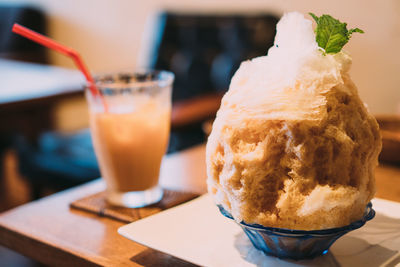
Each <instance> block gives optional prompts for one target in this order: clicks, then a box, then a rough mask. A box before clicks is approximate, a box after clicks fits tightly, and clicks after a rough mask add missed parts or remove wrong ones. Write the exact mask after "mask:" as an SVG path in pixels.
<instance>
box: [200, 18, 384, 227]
mask: <svg viewBox="0 0 400 267" xmlns="http://www.w3.org/2000/svg"><path fill="white" fill-rule="evenodd" d="M317 22H318V21H317ZM320 22H321V21H320ZM321 23H322V22H321ZM351 31H353V30H351ZM354 31H361V30H359V29H356V30H354ZM351 33H352V32H350V35H351ZM318 34H319V33H318V32H317V39H318ZM339 50H340V49H339ZM350 66H351V57H350V55H349V54H348V53H346V52H344V51H337V52H335V53H331V52H330V51H328V47H326V49H322V48H321V47H320V46H319V43H317V41H316V33H315V32H314V30H313V27H312V21H311V20H308V19H305V18H304V16H303V15H302V14H300V13H297V12H292V13H288V14H285V15H284V16H283V17H282V19H281V20H280V22H279V23H278V24H277V34H276V37H275V43H274V46H273V47H271V48H270V49H269V51H268V55H267V56H261V57H258V58H254V59H252V60H248V61H244V62H242V64H241V66H240V68H239V69H238V70H237V72H236V73H235V75H234V77H233V78H232V81H231V84H230V87H229V90H228V92H227V93H226V94H225V96H224V97H223V99H222V103H221V107H220V109H219V111H218V113H217V116H216V119H215V121H214V124H213V128H212V132H211V134H210V136H209V139H208V142H207V152H206V161H207V162H206V163H207V176H208V178H207V184H208V190H209V193H210V194H211V195H212V196H213V197H214V200H215V202H216V204H218V205H222V207H223V208H224V209H225V210H227V211H228V212H229V213H230V214H231V215H232V216H233V217H234V219H235V220H236V221H238V222H241V221H243V222H246V223H249V224H260V225H263V226H266V227H278V228H287V229H296V230H318V229H327V228H335V227H341V226H345V225H348V224H349V223H351V222H353V221H356V220H358V219H360V218H361V217H362V216H363V212H364V211H365V207H366V205H367V203H368V202H369V201H370V200H371V198H372V197H373V196H374V193H375V181H374V169H375V167H376V166H377V164H378V161H377V158H378V154H379V152H380V149H381V138H380V134H379V127H378V124H377V122H376V120H375V118H374V117H373V116H372V115H371V114H370V113H369V111H368V109H367V108H366V106H365V105H364V103H363V102H362V101H361V99H360V97H359V95H358V92H357V88H356V86H355V84H354V83H353V82H352V80H351V78H350V75H349V70H350Z"/></svg>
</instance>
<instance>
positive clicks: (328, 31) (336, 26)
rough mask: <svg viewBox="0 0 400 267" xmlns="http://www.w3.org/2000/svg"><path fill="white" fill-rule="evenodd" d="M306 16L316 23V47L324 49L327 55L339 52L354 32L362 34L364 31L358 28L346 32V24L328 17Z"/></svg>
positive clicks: (311, 14)
mask: <svg viewBox="0 0 400 267" xmlns="http://www.w3.org/2000/svg"><path fill="white" fill-rule="evenodd" d="M308 14H310V16H311V17H313V19H314V20H315V22H316V23H317V28H316V29H315V33H316V41H317V43H318V46H319V47H320V48H322V49H324V51H325V53H327V54H335V53H338V52H340V50H342V48H343V46H344V45H345V44H347V42H348V41H349V39H350V37H351V35H352V34H353V33H354V32H358V33H364V31H363V30H361V29H359V28H354V29H350V30H347V23H342V22H340V21H339V20H337V19H335V18H333V17H331V16H330V15H322V16H320V17H317V16H316V15H314V14H313V13H308Z"/></svg>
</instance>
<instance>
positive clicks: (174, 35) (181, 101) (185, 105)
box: [150, 12, 278, 153]
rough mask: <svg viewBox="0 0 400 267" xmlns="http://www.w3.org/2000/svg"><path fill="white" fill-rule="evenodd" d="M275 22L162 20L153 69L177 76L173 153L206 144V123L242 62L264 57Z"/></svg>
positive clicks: (166, 16) (262, 18) (257, 18)
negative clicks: (170, 72) (167, 71)
mask: <svg viewBox="0 0 400 267" xmlns="http://www.w3.org/2000/svg"><path fill="white" fill-rule="evenodd" d="M277 22H278V18H277V17H276V16H273V15H271V14H258V15H252V14H241V15H231V14H217V15H204V14H202V15H200V14H181V13H168V12H167V13H163V14H161V15H160V16H159V19H158V23H157V26H158V27H157V30H156V31H155V34H158V36H157V37H158V38H155V40H156V42H155V43H154V44H153V45H154V47H153V55H152V57H151V62H150V67H152V68H156V69H165V70H170V71H172V72H173V73H174V74H175V83H174V88H173V97H172V98H173V99H172V100H173V111H172V129H171V138H170V144H169V148H168V152H169V153H171V152H174V151H179V150H182V149H185V148H187V147H190V146H193V145H196V144H199V143H203V142H204V141H205V140H206V136H205V133H204V131H203V129H202V124H203V123H204V121H206V120H207V119H210V118H213V117H214V116H215V114H216V111H217V110H218V108H219V105H220V101H221V97H222V95H223V94H224V93H225V92H226V90H227V89H228V87H229V83H230V80H231V78H232V76H233V74H234V73H235V71H236V70H237V69H238V67H239V65H240V63H241V62H242V61H243V60H246V59H251V58H254V57H257V56H262V55H266V53H267V50H268V48H269V47H270V46H272V44H273V41H274V36H275V27H276V23H277Z"/></svg>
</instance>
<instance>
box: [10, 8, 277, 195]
mask: <svg viewBox="0 0 400 267" xmlns="http://www.w3.org/2000/svg"><path fill="white" fill-rule="evenodd" d="M277 21H278V18H277V17H275V16H271V15H222V14H221V15H212V16H211V15H194V14H173V13H164V14H162V15H161V16H160V17H159V20H158V22H159V23H158V25H157V30H156V31H155V32H154V34H158V37H159V38H158V40H157V41H156V42H155V43H154V44H152V45H153V56H152V57H151V62H150V64H149V67H151V68H155V69H165V70H170V71H172V72H173V73H175V76H176V77H175V83H174V88H173V97H172V98H173V110H172V124H171V138H170V145H169V148H168V153H172V152H175V151H179V150H182V149H185V148H188V147H190V146H193V145H196V144H199V143H203V142H205V140H206V135H205V133H204V131H203V129H202V124H203V123H204V121H206V120H208V119H210V118H213V117H215V114H216V111H217V110H218V108H219V105H220V100H221V97H222V95H223V93H224V92H225V91H226V90H227V88H228V87H229V83H230V79H231V77H232V75H233V74H234V72H235V71H236V70H237V68H238V67H239V65H240V62H241V61H243V60H246V59H250V58H253V57H256V56H261V55H265V54H266V52H267V49H268V48H269V47H270V46H271V45H272V44H273V38H274V36H275V26H276V23H277ZM17 143H18V146H17V147H18V152H19V153H18V154H19V159H20V161H21V165H20V170H21V172H22V174H23V175H24V176H26V177H27V178H28V180H29V181H30V182H31V184H32V188H33V191H32V192H33V194H32V196H33V198H38V197H40V196H41V195H42V191H43V189H44V188H49V187H50V188H51V189H54V190H60V189H65V188H68V187H70V186H74V185H78V184H80V183H84V182H87V181H89V180H92V179H95V178H97V177H99V176H100V173H99V171H98V167H97V162H96V159H95V156H94V153H93V147H92V143H91V139H90V135H89V132H88V131H84V132H81V133H78V134H74V135H63V134H60V133H55V132H49V133H45V134H42V135H41V136H40V137H39V138H38V140H37V142H36V145H35V146H32V145H31V144H29V143H27V142H26V141H25V140H24V139H23V138H20V139H18V140H17Z"/></svg>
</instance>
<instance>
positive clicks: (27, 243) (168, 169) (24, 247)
mask: <svg viewBox="0 0 400 267" xmlns="http://www.w3.org/2000/svg"><path fill="white" fill-rule="evenodd" d="M204 152H205V147H204V146H198V147H195V148H192V149H189V150H187V151H184V152H182V153H177V154H173V155H170V156H168V157H166V158H165V160H164V162H163V166H162V170H161V184H162V185H163V186H164V187H166V188H170V189H181V190H188V191H193V192H196V193H205V192H206V183H205V179H206V170H205V153H204ZM376 181H377V197H380V198H385V199H389V200H393V201H399V202H400V168H397V167H392V166H386V165H382V166H379V167H378V169H377V171H376ZM103 189H104V184H103V182H102V181H101V180H96V181H94V182H91V183H89V184H86V185H83V186H80V187H77V188H73V189H70V190H67V191H64V192H61V193H58V194H55V195H52V196H50V197H47V198H44V199H41V200H38V201H35V202H31V203H29V204H26V205H23V206H20V207H18V208H16V209H13V210H11V211H8V212H6V213H3V214H1V215H0V244H2V245H4V246H7V247H9V248H11V249H13V250H16V251H18V252H20V253H22V254H24V255H26V256H28V257H31V258H33V259H35V260H38V261H40V262H42V263H45V264H49V265H51V266H71V265H75V266H82V265H84V266H90V265H94V266H96V265H102V266H140V265H144V266H149V265H157V264H162V265H170V266H176V265H183V266H185V265H186V263H184V262H182V261H180V260H178V259H176V258H174V257H172V256H169V255H165V254H163V253H161V252H157V251H154V250H152V249H149V248H146V247H144V246H142V245H139V244H137V243H134V242H132V241H129V240H127V239H125V238H123V237H122V236H120V235H119V234H118V233H117V229H118V228H119V227H120V226H122V225H123V223H121V222H118V221H114V220H112V219H108V218H101V217H98V216H97V215H94V214H90V213H86V212H83V211H78V210H71V209H70V208H69V203H70V202H72V201H73V200H76V199H78V198H81V197H84V196H87V195H89V194H92V193H95V192H99V191H101V190H103Z"/></svg>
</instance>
